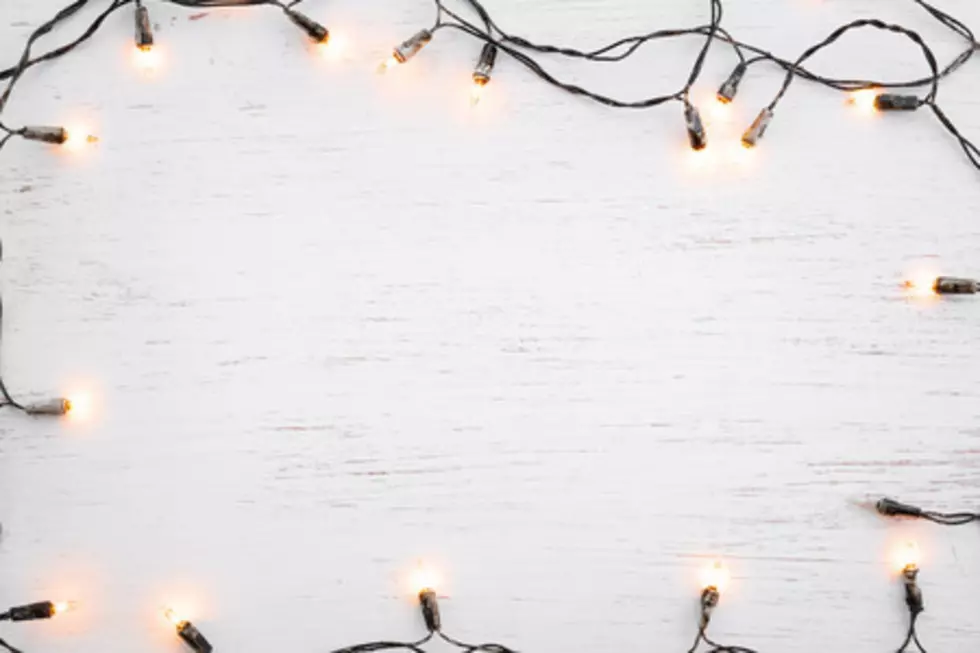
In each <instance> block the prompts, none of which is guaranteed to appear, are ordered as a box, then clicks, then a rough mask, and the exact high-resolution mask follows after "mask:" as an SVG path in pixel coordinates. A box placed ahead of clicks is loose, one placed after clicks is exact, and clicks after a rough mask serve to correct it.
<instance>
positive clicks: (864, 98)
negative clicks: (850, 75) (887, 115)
mask: <svg viewBox="0 0 980 653" xmlns="http://www.w3.org/2000/svg"><path fill="white" fill-rule="evenodd" d="M878 96H879V93H878V91H877V90H876V89H873V88H862V89H859V90H857V91H852V92H851V94H850V96H849V97H848V98H847V103H848V104H850V105H852V106H853V107H855V108H856V109H857V110H858V111H859V112H860V113H863V114H871V113H874V112H875V111H877V107H876V106H875V104H876V103H877V100H878Z"/></svg>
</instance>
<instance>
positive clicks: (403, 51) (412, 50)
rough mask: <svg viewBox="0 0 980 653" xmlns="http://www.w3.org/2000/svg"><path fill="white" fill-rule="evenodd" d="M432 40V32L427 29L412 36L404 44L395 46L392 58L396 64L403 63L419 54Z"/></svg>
mask: <svg viewBox="0 0 980 653" xmlns="http://www.w3.org/2000/svg"><path fill="white" fill-rule="evenodd" d="M431 40H432V32H430V31H429V30H427V29H423V30H420V31H419V32H417V33H415V34H413V35H412V36H411V37H409V38H408V39H407V40H406V41H405V42H403V43H401V44H400V45H397V46H395V49H394V51H393V52H392V53H391V54H392V56H393V57H394V58H395V60H396V61H397V62H398V63H405V62H406V61H408V60H409V59H411V58H412V57H414V56H415V55H417V54H418V53H419V50H421V49H422V48H424V47H425V46H426V45H428V44H429V41H431Z"/></svg>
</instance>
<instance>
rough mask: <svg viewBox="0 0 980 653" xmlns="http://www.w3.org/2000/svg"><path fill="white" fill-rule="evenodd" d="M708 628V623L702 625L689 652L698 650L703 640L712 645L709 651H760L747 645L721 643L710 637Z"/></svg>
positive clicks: (717, 652) (742, 652) (733, 652)
mask: <svg viewBox="0 0 980 653" xmlns="http://www.w3.org/2000/svg"><path fill="white" fill-rule="evenodd" d="M707 629H708V625H707V624H704V625H702V626H701V627H700V628H699V629H698V635H697V637H696V638H695V639H694V644H693V645H692V646H691V648H690V649H689V650H688V652H687V653H695V651H697V649H698V646H699V645H700V644H701V642H704V643H705V644H707V645H708V646H710V647H711V648H710V649H708V652H707V653H758V651H756V650H755V649H751V648H746V647H745V646H736V645H733V644H719V643H717V642H715V641H714V640H712V639H711V638H710V637H708V633H707V632H706V631H707Z"/></svg>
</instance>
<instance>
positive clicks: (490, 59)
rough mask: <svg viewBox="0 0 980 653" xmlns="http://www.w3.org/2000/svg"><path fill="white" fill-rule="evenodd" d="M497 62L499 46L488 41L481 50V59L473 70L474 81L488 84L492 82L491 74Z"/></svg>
mask: <svg viewBox="0 0 980 653" xmlns="http://www.w3.org/2000/svg"><path fill="white" fill-rule="evenodd" d="M496 64H497V46H496V45H494V44H493V43H487V44H486V45H484V46H483V50H482V51H481V52H480V60H479V61H477V63H476V68H475V69H474V70H473V83H475V84H479V85H480V86H486V85H487V84H489V83H490V74H491V73H492V72H493V67H494V66H495V65H496Z"/></svg>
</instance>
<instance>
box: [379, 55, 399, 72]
mask: <svg viewBox="0 0 980 653" xmlns="http://www.w3.org/2000/svg"><path fill="white" fill-rule="evenodd" d="M398 64H399V61H398V59H396V58H395V57H394V55H392V56H390V57H388V58H387V59H385V60H384V61H382V62H381V64H380V65H379V66H378V74H379V75H384V74H385V73H386V72H388V70H389V69H391V68H394V67H395V66H397V65H398Z"/></svg>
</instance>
